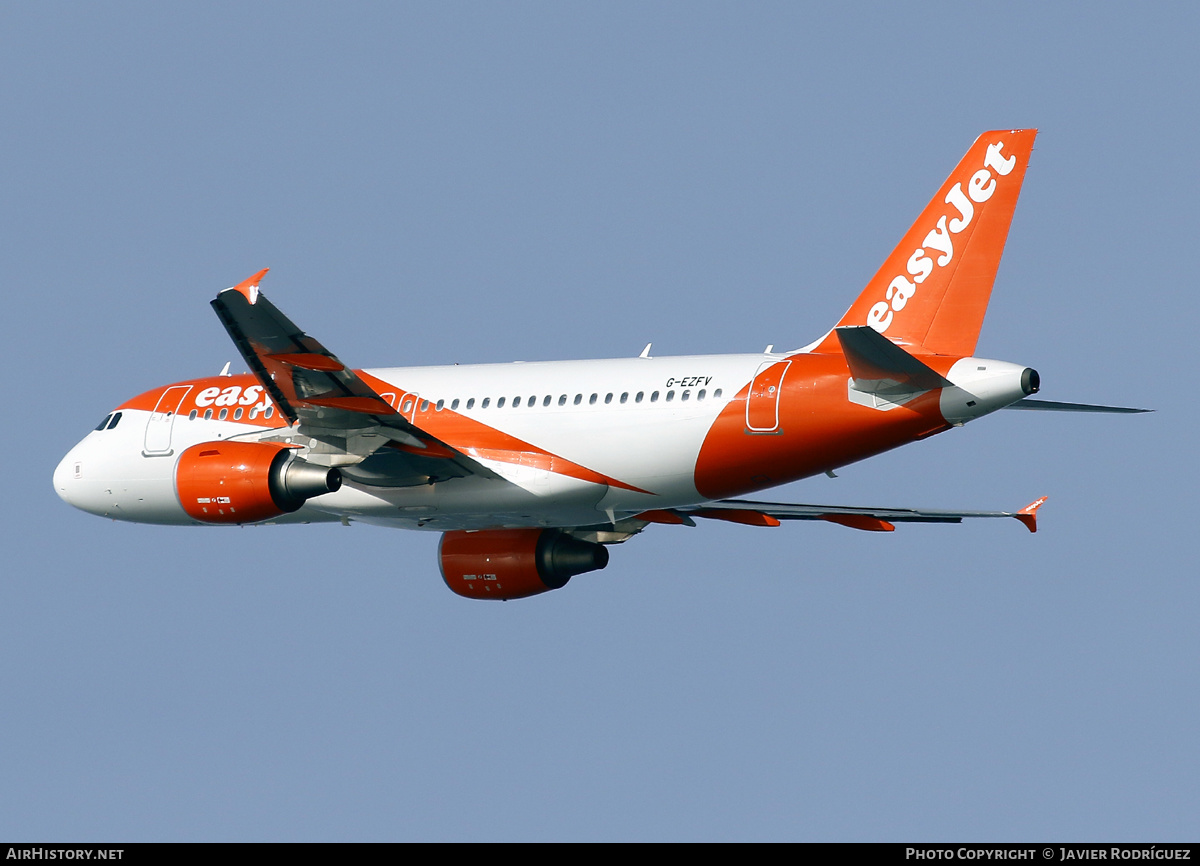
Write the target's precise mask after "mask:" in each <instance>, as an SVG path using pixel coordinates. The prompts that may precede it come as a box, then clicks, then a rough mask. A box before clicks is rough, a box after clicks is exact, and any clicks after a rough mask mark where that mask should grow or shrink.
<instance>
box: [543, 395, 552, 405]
mask: <svg viewBox="0 0 1200 866" xmlns="http://www.w3.org/2000/svg"><path fill="white" fill-rule="evenodd" d="M542 405H543V406H549V405H550V395H549V394H547V395H546V396H545V397H543V398H542Z"/></svg>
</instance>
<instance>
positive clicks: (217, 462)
mask: <svg viewBox="0 0 1200 866" xmlns="http://www.w3.org/2000/svg"><path fill="white" fill-rule="evenodd" d="M341 486H342V473H341V472H340V471H338V470H337V469H332V468H329V467H325V466H315V465H313V464H312V463H308V462H306V461H304V460H301V459H300V458H299V457H296V456H295V450H294V449H292V448H289V447H287V446H286V445H279V444H277V443H274V442H201V443H200V444H199V445H193V446H192V447H191V448H188V449H187V450H186V451H184V452H183V453H182V454H180V455H179V462H178V463H177V464H176V465H175V493H176V495H177V496H178V497H179V504H180V505H182V506H183V510H184V511H185V512H186V513H187V514H188V516H190V517H193V518H195V519H196V520H199V521H202V522H204V523H257V522H258V521H260V520H269V519H270V518H272V517H278V516H279V515H281V514H290V513H291V512H293V511H296V510H297V509H299V508H300V506H301V505H303V504H304V503H305V502H307V501H308V500H309V499H312V498H313V497H314V496H321V495H322V494H325V493H333V492H334V491H336V490H337V489H338V488H340V487H341Z"/></svg>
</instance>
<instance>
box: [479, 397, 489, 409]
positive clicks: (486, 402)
mask: <svg viewBox="0 0 1200 866" xmlns="http://www.w3.org/2000/svg"><path fill="white" fill-rule="evenodd" d="M491 402H492V398H491V397H484V398H483V402H482V403H480V404H479V408H480V409H486V408H487V407H488V404H489V403H491Z"/></svg>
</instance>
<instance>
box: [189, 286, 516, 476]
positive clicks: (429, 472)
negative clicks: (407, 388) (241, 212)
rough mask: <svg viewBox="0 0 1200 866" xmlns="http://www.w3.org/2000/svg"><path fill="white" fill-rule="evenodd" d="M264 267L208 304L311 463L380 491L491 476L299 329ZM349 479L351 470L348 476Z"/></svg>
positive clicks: (489, 472) (490, 473)
mask: <svg viewBox="0 0 1200 866" xmlns="http://www.w3.org/2000/svg"><path fill="white" fill-rule="evenodd" d="M266 273H267V271H266V269H264V270H262V271H260V272H258V273H257V274H255V275H254V276H252V277H251V278H250V279H248V280H246V281H245V282H243V283H239V284H238V285H236V286H234V287H233V288H229V289H225V290H224V291H222V292H221V293H220V294H218V295H217V297H216V298H215V299H214V300H213V301H212V306H213V309H214V310H216V312H217V316H218V317H219V318H220V320H221V324H223V325H224V326H225V330H226V331H228V332H229V336H230V337H232V338H233V342H234V344H235V345H236V346H237V348H238V351H239V352H241V354H242V358H244V359H245V361H246V364H247V365H248V366H249V367H250V370H251V371H253V373H254V375H255V376H256V377H257V378H258V381H259V383H260V384H261V385H262V386H263V387H264V388H265V389H266V390H267V393H268V394H270V395H271V399H272V400H273V401H274V402H275V405H276V406H277V407H278V409H279V411H280V412H281V413H282V414H283V416H284V417H285V418H287V420H288V421H289V422H290V423H291V425H292V428H294V429H293V430H291V431H289V435H292V434H299V435H300V436H305V437H308V438H309V440H311V441H310V451H311V454H310V455H308V456H307V458H306V459H308V460H309V461H310V462H315V463H327V464H329V465H338V466H355V465H356V464H364V463H365V464H366V465H364V466H363V467H362V468H363V470H364V471H365V474H366V476H367V477H369V478H371V479H372V481H370V482H368V483H377V484H382V485H385V486H404V485H407V484H414V485H415V484H428V483H433V482H434V481H441V480H445V479H447V478H461V477H464V476H466V475H481V476H484V477H488V478H493V477H495V475H494V473H492V472H491V470H489V469H487V468H485V467H484V466H482V465H481V464H479V463H478V462H476V461H475V460H473V459H471V458H470V457H468V456H467V455H465V454H463V453H462V452H460V451H458V450H456V449H454V448H452V447H451V446H449V445H447V444H446V443H444V442H442V441H440V440H439V439H437V438H435V437H433V436H430V435H429V434H428V433H426V432H425V431H424V430H422V429H420V428H419V427H417V426H416V425H414V424H412V423H411V422H409V421H408V420H406V419H405V418H404V416H402V415H401V414H400V413H398V412H397V411H396V409H395V408H393V406H392V405H391V404H390V403H388V401H387V400H385V399H384V398H383V397H381V396H380V395H379V394H377V393H376V392H375V391H374V389H372V388H371V387H370V386H369V385H368V384H367V383H366V382H364V381H363V380H362V378H361V377H360V376H359V375H358V374H357V373H355V372H354V371H353V370H351V369H350V368H348V367H347V366H346V365H345V364H343V363H342V362H341V361H340V360H338V358H337V357H336V356H335V355H334V354H333V353H332V352H330V351H329V350H328V349H326V348H325V347H324V346H322V345H321V343H320V342H318V341H317V340H315V339H313V338H312V337H310V336H309V335H308V334H306V333H304V332H303V331H302V330H300V329H299V328H298V327H296V325H295V324H294V323H293V322H292V321H291V319H289V318H288V317H287V316H285V315H284V314H283V313H282V312H280V311H279V309H278V308H277V307H276V306H275V305H274V304H272V303H271V302H270V301H269V300H267V299H266V297H265V296H263V294H262V293H261V292H260V291H259V289H258V284H259V282H260V281H261V280H262V278H263V276H264V275H265V274H266ZM352 475H353V473H352Z"/></svg>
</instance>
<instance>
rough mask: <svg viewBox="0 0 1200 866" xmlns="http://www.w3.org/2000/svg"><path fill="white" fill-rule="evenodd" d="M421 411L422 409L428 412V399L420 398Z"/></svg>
mask: <svg viewBox="0 0 1200 866" xmlns="http://www.w3.org/2000/svg"><path fill="white" fill-rule="evenodd" d="M421 411H422V412H428V411H429V401H428V400H422V401H421Z"/></svg>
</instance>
